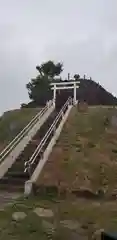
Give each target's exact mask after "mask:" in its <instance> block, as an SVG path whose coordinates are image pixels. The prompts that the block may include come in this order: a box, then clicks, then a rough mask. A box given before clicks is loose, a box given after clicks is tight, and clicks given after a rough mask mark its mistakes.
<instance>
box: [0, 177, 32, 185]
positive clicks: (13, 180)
mask: <svg viewBox="0 0 117 240" xmlns="http://www.w3.org/2000/svg"><path fill="white" fill-rule="evenodd" d="M26 180H28V179H24V178H12V177H8V176H6V177H3V178H2V179H0V184H8V185H9V184H15V185H20V184H24V183H25V181H26Z"/></svg>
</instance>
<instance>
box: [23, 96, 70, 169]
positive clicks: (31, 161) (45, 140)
mask: <svg viewBox="0 0 117 240" xmlns="http://www.w3.org/2000/svg"><path fill="white" fill-rule="evenodd" d="M71 104H72V98H71V97H70V98H68V100H67V101H66V103H65V104H64V106H63V107H62V109H61V110H60V112H59V113H58V115H57V117H56V118H55V120H54V122H53V123H52V125H51V126H50V128H49V130H48V131H47V133H46V134H45V136H44V137H43V139H42V140H41V142H40V143H39V145H38V146H37V148H36V150H35V152H34V153H33V155H32V156H31V158H30V159H29V160H28V161H26V162H25V163H24V172H28V173H30V170H31V168H32V166H33V165H34V164H35V162H36V159H37V157H38V156H39V155H40V154H41V153H42V152H43V147H44V146H45V145H46V144H47V143H49V142H48V140H49V138H50V137H51V134H53V133H54V132H55V130H56V128H57V126H58V124H59V123H60V121H61V118H63V116H64V113H65V112H66V111H67V109H68V106H69V105H71Z"/></svg>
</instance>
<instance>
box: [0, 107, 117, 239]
mask: <svg viewBox="0 0 117 240" xmlns="http://www.w3.org/2000/svg"><path fill="white" fill-rule="evenodd" d="M114 114H116V109H114V108H109V107H103V108H102V107H90V108H89V109H88V111H87V112H85V113H81V112H78V111H77V108H73V110H72V111H71V114H70V116H69V119H68V121H67V123H66V124H65V127H64V129H63V131H62V134H61V136H60V138H59V140H58V142H57V144H56V146H55V147H54V149H53V152H52V153H51V155H50V158H49V160H48V162H47V164H46V165H45V167H44V169H43V171H42V173H41V175H40V177H39V179H38V183H37V187H38V192H37V196H31V197H30V198H29V199H20V200H18V201H16V202H15V203H14V204H13V205H12V206H9V207H7V208H6V209H5V210H0V228H1V236H2V237H1V240H2V239H6V240H7V239H8V240H10V239H17V240H19V239H22V240H23V239H26V240H27V239H30V240H32V239H33V240H36V239H38V238H39V237H40V239H42V240H47V239H54V240H55V239H56V240H57V239H59V240H64V239H68V240H74V239H78V237H79V235H80V237H79V239H81V240H88V239H92V235H93V234H94V232H95V231H96V230H99V229H105V230H107V231H114V230H115V231H116V226H117V202H116V196H115V193H116V189H117V129H116V128H113V127H112V126H111V121H110V120H111V117H112V116H113V115H114ZM107 120H108V121H107ZM99 190H101V191H102V192H101V193H103V194H101V195H100V194H99ZM97 193H98V194H97ZM37 207H43V208H45V209H46V208H47V209H51V210H52V211H53V213H54V217H53V218H51V219H49V218H48V219H47V218H44V217H37V216H36V215H35V213H34V212H33V211H34V209H35V208H37ZM19 211H20V212H25V213H26V215H27V216H26V218H25V219H24V220H22V221H21V222H16V221H12V213H13V212H19ZM65 222H66V224H67V225H70V226H67V227H66V226H64V224H65ZM75 226H77V230H75V229H74V228H75ZM48 228H49V229H48ZM53 229H54V230H53ZM97 239H98V238H97Z"/></svg>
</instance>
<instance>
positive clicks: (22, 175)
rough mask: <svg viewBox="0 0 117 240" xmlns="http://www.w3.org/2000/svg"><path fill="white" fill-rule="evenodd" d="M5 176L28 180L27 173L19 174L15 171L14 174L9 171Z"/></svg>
mask: <svg viewBox="0 0 117 240" xmlns="http://www.w3.org/2000/svg"><path fill="white" fill-rule="evenodd" d="M7 176H8V177H12V178H13V177H16V178H20V177H21V178H29V174H28V173H25V172H19V171H16V172H14V171H9V172H8V173H7Z"/></svg>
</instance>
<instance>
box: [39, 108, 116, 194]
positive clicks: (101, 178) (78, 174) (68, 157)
mask: <svg viewBox="0 0 117 240" xmlns="http://www.w3.org/2000/svg"><path fill="white" fill-rule="evenodd" d="M112 114H113V110H109V109H107V108H103V109H100V108H92V109H89V112H88V113H86V114H85V113H78V112H77V110H73V111H72V113H71V116H70V117H69V121H68V122H67V123H66V126H65V127H64V130H63V132H62V134H61V137H60V139H59V141H58V143H57V144H56V146H55V148H54V150H53V152H52V154H51V156H50V158H49V161H48V163H47V164H46V166H45V168H44V170H43V171H42V174H41V176H40V177H39V181H38V184H39V185H40V184H45V185H46V184H47V185H53V183H54V184H55V185H57V184H58V182H59V184H61V186H62V185H63V186H65V187H68V188H69V189H72V190H77V189H79V188H89V189H91V190H92V191H94V192H96V191H97V190H99V189H106V190H107V194H110V193H112V192H113V191H114V190H115V189H116V188H117V130H114V129H112V128H111V127H110V126H108V127H107V128H106V127H105V125H104V121H105V117H106V116H109V117H110V116H111V115H112Z"/></svg>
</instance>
